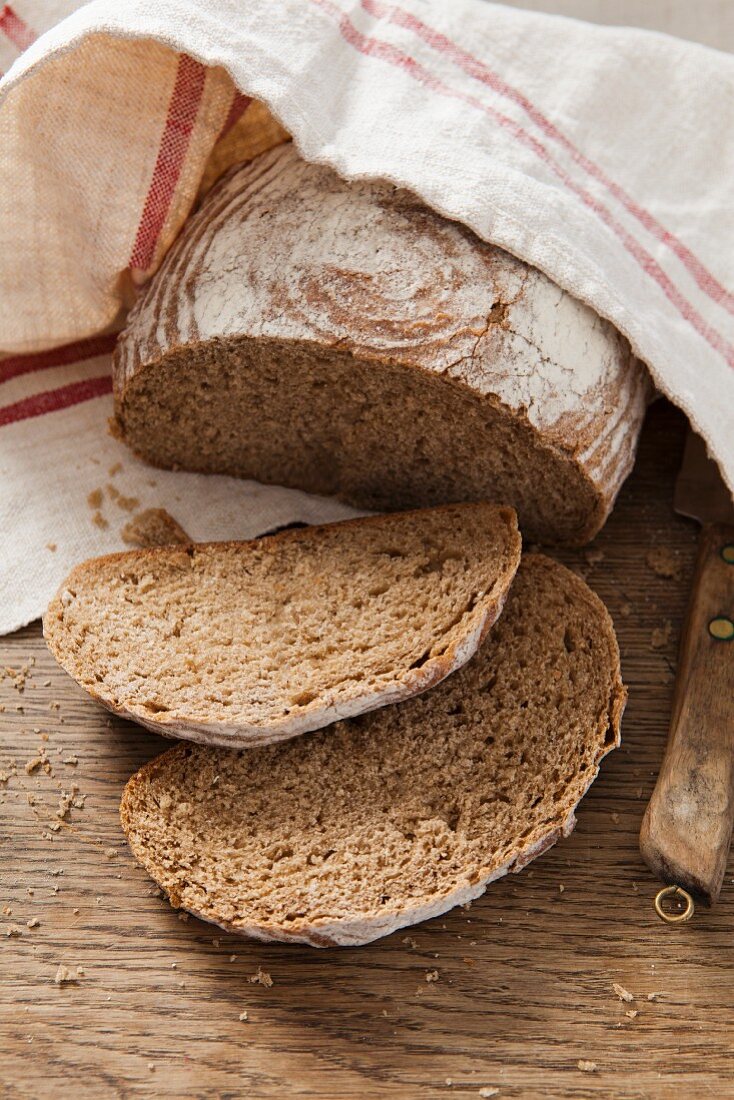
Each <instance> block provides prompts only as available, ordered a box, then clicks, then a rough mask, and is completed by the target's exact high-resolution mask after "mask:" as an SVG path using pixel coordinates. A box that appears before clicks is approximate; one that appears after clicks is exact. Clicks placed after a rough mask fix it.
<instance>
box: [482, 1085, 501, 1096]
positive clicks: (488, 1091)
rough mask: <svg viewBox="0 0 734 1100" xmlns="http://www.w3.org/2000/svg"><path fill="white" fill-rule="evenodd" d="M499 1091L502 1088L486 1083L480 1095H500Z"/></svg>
mask: <svg viewBox="0 0 734 1100" xmlns="http://www.w3.org/2000/svg"><path fill="white" fill-rule="evenodd" d="M499 1091H500V1090H499V1089H496V1088H494V1086H493V1085H485V1086H484V1088H483V1089H480V1090H479V1095H480V1096H484V1097H486V1096H498V1095H499Z"/></svg>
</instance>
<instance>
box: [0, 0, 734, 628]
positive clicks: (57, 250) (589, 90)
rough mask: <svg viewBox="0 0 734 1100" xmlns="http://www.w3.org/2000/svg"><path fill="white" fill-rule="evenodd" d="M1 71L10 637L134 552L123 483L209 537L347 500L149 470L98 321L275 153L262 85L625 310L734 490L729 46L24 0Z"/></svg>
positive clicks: (2, 430) (6, 613)
mask: <svg viewBox="0 0 734 1100" xmlns="http://www.w3.org/2000/svg"><path fill="white" fill-rule="evenodd" d="M75 8H76V10H74V9H75ZM0 69H6V70H7V71H6V73H5V76H4V78H3V79H2V80H1V81H0V348H2V352H1V353H0V524H1V530H2V536H0V632H7V631H10V630H12V629H15V628H16V627H18V626H20V625H22V624H24V623H26V622H28V621H30V620H31V619H33V618H35V617H36V616H38V615H39V614H40V613H41V612H42V611H43V609H44V607H45V605H46V603H47V602H48V599H49V598H50V596H51V595H52V593H53V592H54V590H55V588H56V587H57V585H58V584H59V583H60V581H61V580H62V579H63V576H64V575H65V573H66V572H67V571H68V569H69V568H70V567H71V565H73V564H74V563H75V562H76V561H79V560H81V559H83V558H84V557H88V556H90V555H92V554H98V553H104V552H107V551H111V550H114V549H119V548H122V546H123V543H122V541H121V537H120V527H121V525H122V523H123V522H124V521H125V520H127V519H129V518H130V517H129V515H128V514H126V513H125V511H124V509H121V508H120V507H119V503H116V502H115V494H114V493H110V491H109V490H108V489H105V486H106V485H107V484H108V483H109V484H112V485H113V486H114V488H115V490H116V491H117V492H118V493H122V494H123V497H135V498H137V499H138V501H139V507H140V508H142V507H149V506H155V507H166V508H168V509H169V511H170V512H171V513H172V514H173V515H174V516H175V518H176V519H177V520H178V521H179V522H180V523H181V524H182V525H183V526H184V528H186V530H187V531H188V532H189V534H191V535H192V536H193V537H194V538H197V539H204V538H212V539H216V538H224V537H237V536H249V535H253V534H255V533H257V532H259V531H262V530H264V529H267V528H269V527H271V526H273V525H275V524H279V523H284V522H287V521H289V520H293V519H304V520H308V521H315V520H320V519H331V518H337V517H340V516H344V515H347V514H349V513H350V510H349V509H347V508H346V507H345V506H343V505H340V504H337V503H336V502H334V501H324V500H320V499H318V498H309V497H306V496H304V495H303V494H300V493H295V492H292V491H288V490H284V489H277V488H265V487H263V486H259V485H255V484H253V483H247V482H238V481H235V480H233V479H228V478H221V477H202V476H197V475H192V474H179V473H175V474H174V473H163V472H160V471H155V470H151V469H150V468H149V467H146V466H144V465H143V464H142V463H140V462H138V461H137V460H136V459H134V458H133V456H132V455H130V454H129V452H127V451H126V449H125V448H124V447H122V445H121V444H119V443H118V442H116V441H115V440H113V439H112V438H111V437H110V436H109V435H108V434H107V430H106V421H107V418H108V416H109V415H110V413H111V396H110V381H109V352H110V348H111V346H112V345H111V338H110V337H109V336H105V335H101V336H100V334H101V333H109V332H110V331H114V330H115V329H116V328H119V327H120V325H121V324H122V322H123V320H124V313H125V309H126V308H127V307H128V306H129V304H130V302H131V301H132V300H133V298H134V294H135V288H136V286H138V285H139V284H140V283H142V282H143V281H144V280H145V279H147V278H149V277H150V275H151V274H152V273H153V272H154V271H155V269H156V268H157V266H158V264H159V263H160V259H161V257H162V256H163V255H164V253H165V251H166V249H167V248H168V247H169V246H170V243H171V241H172V240H173V239H174V237H175V235H176V233H177V232H178V231H179V229H180V226H181V224H182V223H183V221H184V220H185V218H186V215H187V214H188V212H189V210H190V209H191V207H192V205H193V204H194V202H195V201H196V198H197V195H198V194H199V192H200V188H201V187H202V183H203V184H204V186H206V185H208V183H210V182H211V181H212V179H213V178H215V177H216V175H217V172H218V171H220V170H221V168H222V167H223V166H226V164H227V163H229V162H231V161H232V159H236V157H237V154H238V150H239V152H240V153H241V149H242V148H243V146H241V145H240V146H238V145H237V141H236V140H234V139H233V134H235V133H236V134H238V135H239V138H238V140H241V141H244V147H245V148H248V149H251V148H253V142H254V147H262V146H266V145H267V142H268V138H267V136H266V138H264V139H262V145H261V146H258V144H257V143H258V141H261V133H260V132H261V130H262V128H263V126H264V127H265V130H266V131H267V130H268V121H267V117H268V116H267V115H266V113H265V112H263V111H262V109H261V108H260V106H259V104H258V103H257V102H251V100H253V101H261V102H262V103H264V104H266V105H267V107H268V108H269V110H270V112H271V114H272V116H274V118H275V119H277V120H279V122H280V123H282V125H283V126H284V127H285V128H286V129H287V130H288V131H289V132H290V133H291V134H292V135H293V137H294V140H295V141H296V143H297V145H298V147H299V149H300V151H301V153H302V154H303V155H304V156H305V157H306V158H308V159H311V160H315V161H320V162H325V163H328V164H329V165H331V166H332V167H333V168H335V169H336V170H337V171H338V172H339V173H341V174H342V175H343V176H345V177H347V178H358V177H381V178H385V179H388V180H390V181H392V182H393V183H396V184H399V185H402V186H406V187H408V188H410V189H411V190H412V191H414V192H416V193H417V194H418V195H419V196H420V197H421V198H422V199H423V200H425V201H426V202H427V203H429V204H430V205H431V206H432V207H434V208H435V209H436V210H437V211H439V212H441V213H443V214H445V215H448V216H449V217H452V218H456V219H458V220H460V221H462V222H463V223H465V224H466V225H468V226H470V227H471V228H472V229H473V230H475V231H476V232H477V233H478V234H479V235H480V236H481V237H483V238H484V239H486V240H489V241H492V242H494V243H496V244H498V245H500V246H502V247H503V248H506V249H507V250H508V251H510V252H513V253H514V254H515V255H517V256H519V257H521V258H522V259H525V260H527V261H529V262H530V263H532V264H534V265H536V266H537V267H539V268H541V269H542V270H543V271H545V272H546V273H547V274H548V275H549V276H550V277H551V278H552V279H554V280H555V281H556V282H557V283H558V284H560V285H561V286H562V287H564V288H565V289H566V290H568V291H570V292H571V293H572V294H575V295H576V296H577V297H579V298H580V299H582V300H583V301H585V302H586V303H588V304H589V305H590V306H592V307H593V308H594V309H596V310H597V312H598V313H600V314H602V315H603V316H605V317H607V318H609V320H611V321H612V322H613V323H614V324H615V325H616V326H617V327H618V328H619V329H620V330H621V331H622V332H623V333H624V334H625V335H626V336H627V337H628V339H629V340H630V342H631V344H632V346H633V348H634V350H635V352H636V353H637V355H639V356H640V358H641V359H642V360H644V362H645V363H647V364H648V366H649V369H650V371H651V373H652V375H653V378H654V380H655V382H656V383H657V385H658V387H659V388H660V390H661V391H662V392H664V393H665V394H667V395H668V396H669V397H670V398H671V399H672V400H673V401H675V402H677V403H678V404H679V405H680V406H681V407H682V408H683V409H685V411H686V412H687V413H688V415H689V417H690V418H691V420H692V422H693V424H694V425H695V426H696V427H697V428H698V429H699V430H700V431H701V432H702V434H703V435H704V437H705V438H706V440H707V442H708V444H709V447H710V449H711V452H712V453H713V455H714V456H715V457H716V459H717V460H718V462H719V465H720V467H721V469H722V472H723V474H724V476H725V477H726V479H727V481H728V483H729V485H730V487H732V486H734V201H733V200H734V182H733V181H734V58H732V57H731V56H730V55H728V54H724V53H720V52H718V51H716V50H711V49H708V48H706V47H703V46H698V45H694V44H692V43H687V42H683V41H680V40H677V39H675V38H671V37H668V36H665V35H660V34H654V33H650V32H646V31H636V30H630V29H620V28H611V27H599V26H592V25H587V24H585V23H582V22H579V21H576V20H570V19H564V18H561V17H554V16H547V15H540V14H536V13H530V12H525V11H521V10H517V9H511V8H507V7H504V6H502V5H500V4H491V3H484V2H480V0H395V2H393V0H198V2H196V3H194V2H191V0H188V2H187V0H157V2H156V3H155V4H151V3H150V2H149V0H126V3H125V4H119V3H117V2H113V0H94V2H93V3H89V4H86V5H83V6H81V7H78V6H77V5H76V4H74V3H73V2H72V0H53V2H49V0H17V3H13V4H12V5H7V4H6V5H4V7H2V8H1V9H0ZM258 112H260V115H258ZM263 115H265V122H264V123H263V119H262V116H263ZM269 125H270V131H268V133H270V132H271V131H272V132H276V131H278V127H277V125H276V124H275V123H274V122H270V123H269ZM248 127H250V128H251V129H252V131H253V133H254V137H253V136H252V134H250V137H249V138H248ZM258 135H260V136H258ZM248 140H249V141H250V145H248V144H247V143H248ZM273 140H277V137H276V138H274V139H273ZM271 143H272V141H271ZM49 349H54V350H49ZM118 464H121V469H119V470H117V471H116V472H115V473H114V474H111V473H110V472H109V471H110V468H112V469H116V468H117V465H118ZM97 489H102V490H103V496H104V505H103V507H102V509H101V519H100V517H97V522H96V523H95V522H92V516H93V514H94V511H96V509H92V507H91V506H90V504H89V503H88V497H89V494H90V493H91V494H93V498H92V499H93V500H94V499H95V496H94V493H95V490H97ZM100 523H106V524H107V526H106V527H105V526H102V525H99V524H100ZM54 546H55V549H51V548H50V547H54Z"/></svg>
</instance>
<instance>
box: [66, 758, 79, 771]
mask: <svg viewBox="0 0 734 1100" xmlns="http://www.w3.org/2000/svg"><path fill="white" fill-rule="evenodd" d="M78 763H79V757H78V756H65V757H64V764H70V765H71V766H72V768H75V767H76V766H77V764H78Z"/></svg>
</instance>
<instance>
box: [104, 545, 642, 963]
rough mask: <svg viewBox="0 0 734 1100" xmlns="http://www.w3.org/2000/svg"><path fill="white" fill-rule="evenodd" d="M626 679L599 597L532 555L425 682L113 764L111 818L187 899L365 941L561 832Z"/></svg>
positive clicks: (253, 918)
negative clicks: (286, 725) (303, 732)
mask: <svg viewBox="0 0 734 1100" xmlns="http://www.w3.org/2000/svg"><path fill="white" fill-rule="evenodd" d="M625 698H626V692H625V689H624V688H623V686H622V681H621V678H620V669H619V653H618V649H617V643H616V640H615V637H614V631H613V628H612V623H611V620H610V618H609V615H608V613H607V611H606V609H605V608H604V606H603V605H602V603H601V602H600V601H599V599H598V598H597V597H596V596H595V595H594V594H593V593H592V592H591V591H590V590H589V588H588V587H587V586H586V585H585V584H584V582H583V581H582V580H580V579H579V578H578V577H576V576H575V575H574V574H573V573H571V572H570V571H569V570H567V569H566V568H564V567H563V566H561V565H558V564H556V563H555V562H553V561H551V560H550V559H548V558H545V557H542V556H540V555H529V556H527V557H525V558H524V559H523V561H522V563H521V565H520V568H519V570H518V573H517V576H516V579H515V581H514V583H513V585H512V588H511V590H510V593H509V596H508V599H507V604H506V608H505V611H504V613H503V615H502V617H501V618H500V620H499V622H498V623H497V624H496V626H495V627H494V628H493V630H492V632H491V633H490V635H489V637H488V638H487V640H486V641H485V642H484V644H483V645H482V646H481V647H480V649H479V651H478V652H477V653H476V654H475V656H474V657H473V658H472V660H471V661H470V662H469V663H468V664H467V665H465V666H464V668H462V669H461V670H459V671H458V672H456V673H454V675H453V676H450V677H449V678H448V679H447V680H445V681H444V682H443V683H442V684H440V685H439V686H438V687H436V688H434V689H433V690H432V691H430V692H427V693H426V694H424V695H420V696H416V697H415V698H413V699H410V700H408V701H407V702H404V703H401V704H399V705H397V706H394V707H387V708H384V709H383V710H380V711H375V712H374V713H372V714H369V715H362V716H361V717H359V718H356V719H352V720H349V721H346V722H342V723H340V724H339V725H338V726H335V727H333V728H332V729H331V730H323V731H320V732H318V733H314V734H310V735H309V736H307V737H302V738H299V739H298V740H297V741H291V742H289V743H288V744H285V745H277V746H270V747H264V748H259V749H252V750H250V751H248V752H243V753H237V752H228V751H224V750H220V749H213V748H205V747H201V746H186V745H180V746H178V747H176V748H174V749H172V750H170V751H169V752H167V753H164V754H163V755H162V756H159V757H158V758H157V759H155V760H153V761H151V763H149V764H147V765H146V766H145V767H143V768H142V769H141V770H140V771H139V772H138V773H137V774H136V775H135V776H133V778H132V779H131V780H130V781H129V783H128V784H127V787H126V788H125V792H124V795H123V799H122V806H121V820H122V825H123V829H124V831H125V833H126V834H127V838H128V841H129V843H130V846H131V848H132V851H133V853H134V855H135V857H136V858H137V859H138V860H139V861H140V863H142V865H143V866H144V867H145V868H146V870H147V871H148V873H149V874H150V875H151V876H152V877H153V878H154V879H155V881H156V882H157V883H159V884H160V885H161V886H162V887H163V889H164V890H166V891H167V893H168V895H169V897H170V899H171V901H172V903H173V904H174V905H176V906H182V907H184V908H186V909H188V910H190V911H191V912H192V913H194V914H195V915H196V916H199V917H202V918H203V919H205V920H209V921H213V922H214V923H216V924H219V925H221V926H222V927H223V928H227V929H230V930H231V931H234V932H239V933H242V934H244V935H249V936H254V937H256V938H259V939H265V940H282V941H298V942H303V943H309V944H313V945H314V946H318V947H325V946H330V945H337V944H341V945H348V944H360V943H367V942H369V941H370V940H373V939H376V938H377V937H379V936H383V935H387V934H388V933H390V932H392V931H394V930H395V929H397V928H400V927H402V926H404V925H407V924H412V923H415V922H417V921H420V920H424V919H426V918H428V917H432V916H436V915H438V914H440V913H443V912H445V911H446V910H447V909H450V908H451V907H452V906H454V905H457V904H460V903H464V902H467V901H469V900H470V899H472V898H475V897H477V896H478V895H479V894H481V893H482V892H483V891H484V889H485V887H486V885H487V883H489V882H491V881H492V880H493V879H496V878H499V877H500V876H501V875H503V874H505V873H506V872H507V871H517V870H519V869H520V868H521V867H523V866H524V865H525V864H526V863H527V862H528V861H529V860H531V859H533V858H534V857H535V856H537V855H539V854H540V853H541V852H543V851H544V850H545V849H546V848H548V847H550V845H552V844H553V843H554V842H555V841H556V840H557V839H558V838H559V837H560V836H561V835H566V834H567V833H569V832H570V830H571V829H572V828H573V824H574V821H575V818H574V808H575V806H576V804H577V803H578V801H579V799H580V798H581V797H582V795H583V794H584V793H585V791H586V790H587V788H588V787H589V785H590V784H591V782H592V781H593V779H594V777H595V776H596V774H597V771H598V766H599V762H600V760H601V759H602V757H603V756H605V755H606V753H607V752H609V750H610V749H611V748H613V747H614V746H615V745H616V744H618V740H619V727H620V721H621V715H622V710H623V707H624V702H625Z"/></svg>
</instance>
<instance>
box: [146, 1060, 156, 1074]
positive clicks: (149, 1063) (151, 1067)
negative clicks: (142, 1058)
mask: <svg viewBox="0 0 734 1100" xmlns="http://www.w3.org/2000/svg"><path fill="white" fill-rule="evenodd" d="M148 1069H149V1070H150V1072H151V1073H152V1072H153V1070H154V1069H155V1066H154V1065H153V1063H152V1062H148Z"/></svg>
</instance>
